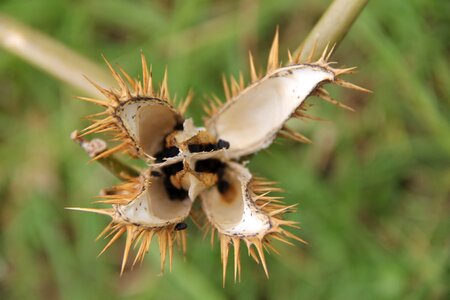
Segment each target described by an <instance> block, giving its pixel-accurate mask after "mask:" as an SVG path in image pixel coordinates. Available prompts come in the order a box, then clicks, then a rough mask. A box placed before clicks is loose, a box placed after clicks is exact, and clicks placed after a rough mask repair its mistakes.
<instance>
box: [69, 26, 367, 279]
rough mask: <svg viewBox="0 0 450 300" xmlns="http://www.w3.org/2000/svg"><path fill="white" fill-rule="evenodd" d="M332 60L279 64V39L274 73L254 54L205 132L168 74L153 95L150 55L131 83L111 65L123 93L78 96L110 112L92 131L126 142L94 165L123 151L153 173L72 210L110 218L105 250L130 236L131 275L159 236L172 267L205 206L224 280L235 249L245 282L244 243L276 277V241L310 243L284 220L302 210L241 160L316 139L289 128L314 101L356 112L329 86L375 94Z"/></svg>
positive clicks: (215, 104) (214, 108) (209, 109)
mask: <svg viewBox="0 0 450 300" xmlns="http://www.w3.org/2000/svg"><path fill="white" fill-rule="evenodd" d="M331 53H332V50H331V51H328V50H327V49H326V50H325V51H324V52H323V54H322V56H321V57H320V59H319V60H317V61H311V59H308V61H306V62H302V61H300V59H299V57H300V55H299V56H298V57H296V58H292V56H291V55H290V54H289V62H288V64H286V65H281V64H280V63H279V61H280V60H279V57H278V33H277V34H276V35H275V39H274V42H273V45H272V49H271V51H270V55H269V60H268V65H267V71H266V74H264V75H261V76H258V75H257V73H256V69H255V66H254V63H253V60H252V56H251V55H250V75H251V82H250V83H249V84H248V85H247V86H245V84H244V79H243V77H242V76H241V77H240V78H239V80H236V79H234V78H233V77H231V80H230V81H229V82H228V81H227V80H225V79H224V88H225V97H226V101H225V102H222V101H221V100H220V99H219V98H217V97H213V99H212V100H211V101H210V104H209V106H205V110H206V113H207V119H206V121H205V127H195V125H194V123H193V121H192V120H191V119H185V118H184V116H183V115H184V113H185V112H186V109H187V107H188V105H189V103H190V101H191V99H192V95H191V94H190V95H188V97H187V98H186V99H185V100H184V101H182V102H181V103H178V104H177V103H175V101H174V100H173V99H171V98H170V94H169V89H168V83H167V72H166V73H165V75H164V79H163V82H162V84H161V87H160V89H159V90H157V91H155V90H154V89H153V84H152V82H153V77H152V73H151V71H150V70H149V69H148V66H147V62H146V60H145V58H144V56H142V68H143V71H142V80H136V79H132V78H131V77H130V76H129V75H128V74H127V73H125V72H124V71H123V70H122V69H120V72H121V73H122V75H121V74H119V72H117V71H116V70H115V69H114V68H113V67H112V66H111V65H110V64H109V63H108V62H107V65H108V67H109V68H110V71H111V73H112V75H113V77H114V78H115V79H116V81H117V83H118V89H105V88H102V87H99V86H97V85H96V84H95V83H93V84H94V85H95V86H96V87H97V88H98V89H99V90H100V92H102V94H103V95H105V97H106V99H92V98H80V99H82V100H87V101H90V102H94V103H96V104H98V105H100V106H103V107H105V108H106V109H105V111H103V112H101V113H99V114H95V115H92V116H90V117H89V119H91V120H92V122H93V124H92V125H91V126H89V127H87V128H86V129H85V130H84V134H92V133H102V132H108V131H110V132H113V133H114V134H115V136H114V138H113V139H112V141H113V142H119V144H118V145H116V146H114V147H113V148H111V149H110V150H107V151H104V152H102V153H100V154H98V155H97V156H96V157H95V159H100V158H105V157H108V156H110V155H112V154H114V153H116V152H124V153H126V154H128V155H132V156H134V157H139V158H141V159H144V160H145V161H146V162H147V163H148V168H147V169H144V170H142V172H141V175H140V176H139V177H137V178H131V177H130V178H128V179H127V180H125V182H124V183H122V184H120V185H118V186H116V187H115V188H113V189H111V190H110V191H109V194H108V195H106V196H103V199H102V200H100V201H99V202H101V203H103V204H106V205H109V206H110V207H109V208H106V209H89V208H73V209H76V210H84V211H90V212H95V213H100V214H104V215H109V216H110V217H111V218H112V221H111V223H110V224H109V225H108V226H107V228H106V229H105V230H104V231H103V232H102V233H101V234H100V236H106V237H110V240H109V242H108V243H107V245H106V246H105V248H104V250H103V251H102V252H101V253H103V252H104V251H105V250H106V249H108V248H109V247H110V246H111V245H112V244H113V243H114V242H115V241H116V240H117V239H118V238H119V237H120V236H122V235H123V234H125V233H126V236H127V237H126V242H125V251H124V257H123V261H122V272H123V271H124V269H125V267H126V265H127V260H128V256H129V253H130V250H131V247H132V245H133V244H134V245H135V246H138V245H139V246H138V247H137V253H136V256H135V259H134V261H133V265H134V264H135V263H137V262H142V260H143V258H144V256H145V253H146V252H147V251H148V250H149V248H150V243H151V241H152V238H153V236H157V238H158V241H159V248H160V253H161V269H163V268H164V263H165V260H166V254H167V253H169V261H170V265H172V263H171V262H172V250H173V244H174V242H175V241H178V242H179V243H180V244H181V245H182V248H183V251H185V250H186V228H187V225H186V223H185V220H186V218H187V217H188V216H189V215H190V214H191V208H192V205H193V202H194V201H196V200H197V199H198V200H199V201H201V207H202V209H203V213H204V215H205V216H206V218H205V219H206V225H207V226H204V227H206V228H209V229H211V233H212V240H213V239H214V234H215V232H217V233H218V236H219V240H220V245H221V246H220V247H221V256H222V264H223V278H224V283H225V275H226V269H227V261H228V255H229V248H230V247H233V249H234V278H235V280H236V279H237V278H238V277H239V278H240V274H241V266H240V244H241V242H242V243H243V244H245V245H246V246H247V248H248V253H249V255H250V256H252V257H253V259H254V260H255V261H257V262H258V263H259V262H261V264H262V266H263V268H264V271H265V273H266V275H267V276H269V273H268V269H267V265H266V261H265V256H264V252H265V251H274V252H276V253H278V251H277V250H276V249H275V248H274V246H273V241H274V240H278V241H281V242H285V243H288V244H291V243H290V241H289V239H294V240H297V241H300V242H304V241H303V240H302V239H300V238H299V237H297V236H296V235H294V234H292V233H290V232H289V231H287V229H286V228H287V227H294V228H298V226H297V225H298V224H297V222H294V221H289V220H285V219H284V214H285V213H286V212H289V211H294V210H295V207H294V206H292V205H291V206H286V205H285V204H283V202H282V198H281V197H277V196H273V195H272V194H271V193H273V192H280V191H281V190H280V189H279V188H276V187H275V186H274V183H273V182H270V181H267V180H264V179H261V178H254V177H253V176H252V174H251V172H250V171H249V170H248V169H247V168H246V167H244V165H243V163H242V160H243V159H244V158H247V157H248V156H249V155H251V154H254V153H256V152H258V151H260V150H262V149H265V148H267V147H269V146H270V144H271V143H272V142H273V141H274V139H275V138H276V137H277V136H282V137H287V138H291V139H294V140H296V141H300V142H310V141H309V139H307V138H306V137H304V136H303V135H302V134H300V133H298V132H295V131H293V130H292V129H289V128H288V127H287V126H286V122H287V121H288V120H289V119H290V118H300V119H302V118H308V116H307V115H306V114H305V110H306V109H307V106H306V105H305V103H306V101H307V99H308V97H309V96H311V95H315V96H319V97H320V98H322V99H323V100H325V101H327V102H331V103H333V104H336V105H337V106H340V107H342V108H347V109H350V108H349V107H347V106H345V105H344V104H340V103H339V102H337V101H336V100H334V99H333V98H331V97H330V95H329V94H328V92H327V91H326V90H325V89H324V85H325V84H327V83H329V84H337V85H340V86H343V87H346V88H351V89H355V90H359V91H367V90H365V89H363V88H360V87H358V86H356V85H353V84H351V83H348V82H346V81H343V80H342V79H341V78H340V76H341V75H342V74H347V73H350V72H351V71H352V70H353V68H348V69H337V68H332V67H331V66H330V63H329V62H328V59H329V57H330V55H331ZM98 117H103V118H102V119H98Z"/></svg>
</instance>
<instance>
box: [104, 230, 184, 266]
mask: <svg viewBox="0 0 450 300" xmlns="http://www.w3.org/2000/svg"><path fill="white" fill-rule="evenodd" d="M123 234H126V241H125V247H124V252H123V258H122V267H121V271H120V274H123V272H124V270H125V267H126V265H127V261H128V257H129V256H130V252H131V249H132V248H133V249H137V250H136V255H135V258H134V260H133V263H132V267H134V266H135V265H136V264H137V263H141V264H142V262H143V260H144V257H145V255H146V254H147V253H148V251H149V250H150V246H151V242H152V240H153V237H154V236H156V237H157V239H158V246H159V253H160V257H161V272H164V266H165V264H166V258H167V254H168V256H169V270H170V271H172V258H173V248H174V243H178V245H179V246H180V248H181V249H182V251H183V254H186V231H176V230H175V224H173V225H169V226H165V227H158V228H146V227H143V226H137V225H136V224H128V223H114V222H111V223H110V224H108V226H107V227H106V228H105V229H104V230H103V231H102V232H101V233H100V235H99V236H98V237H97V240H98V239H100V238H102V237H104V238H109V237H111V238H110V240H109V242H108V243H107V244H106V246H105V247H104V248H103V250H102V251H101V252H100V254H99V256H100V255H102V254H103V253H104V252H105V251H106V250H108V248H109V247H111V245H112V244H114V242H115V241H117V240H118V239H119V238H120V237H121V236H122V235H123Z"/></svg>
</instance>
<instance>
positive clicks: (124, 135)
mask: <svg viewBox="0 0 450 300" xmlns="http://www.w3.org/2000/svg"><path fill="white" fill-rule="evenodd" d="M105 61H106V63H107V65H108V67H109V69H110V71H111V73H112V75H113V77H114V78H115V79H116V81H117V83H118V85H119V88H118V89H117V90H113V89H111V90H107V89H105V88H102V87H100V86H98V85H97V84H95V83H94V82H92V81H91V82H92V84H93V85H94V86H95V87H96V88H97V89H98V90H99V91H100V92H101V93H102V94H103V95H105V96H106V98H107V100H101V99H92V98H85V97H79V99H81V100H85V101H89V102H93V103H95V104H97V105H100V106H103V107H105V108H106V110H105V111H103V112H101V113H99V114H94V115H92V116H89V117H88V119H90V120H91V121H92V122H93V124H92V125H90V126H89V127H87V128H85V129H84V131H83V135H86V134H91V133H101V132H112V133H113V134H115V136H114V138H113V139H112V140H113V141H120V142H121V144H119V145H118V146H116V147H114V148H111V149H110V150H109V151H105V152H103V153H101V154H100V155H98V156H97V157H96V158H100V157H106V156H108V155H110V154H112V153H115V152H119V151H125V152H127V153H129V154H131V155H133V156H141V157H143V158H149V157H150V158H154V157H155V156H156V155H157V154H158V153H160V152H161V151H163V150H164V147H165V138H166V136H167V135H169V134H170V133H173V132H174V131H175V130H178V129H179V128H182V124H183V121H184V120H183V117H182V114H183V113H184V112H185V111H186V109H187V106H188V105H189V103H190V101H191V99H192V94H190V95H188V97H187V98H186V99H185V100H184V101H182V102H181V103H180V104H179V105H178V109H175V103H174V100H173V99H171V98H170V94H169V88H168V81H167V70H166V73H165V75H164V79H163V82H162V84H161V88H160V89H159V90H158V91H154V89H153V78H152V73H151V70H149V69H148V67H147V62H146V60H145V58H144V56H143V55H142V81H140V80H135V79H132V78H131V77H130V76H129V75H128V74H127V73H126V72H125V71H123V70H122V69H120V70H121V72H122V74H123V76H124V77H125V79H124V78H123V77H122V76H121V75H120V74H119V73H118V72H117V71H116V70H115V69H114V68H113V67H112V66H111V64H110V63H109V62H108V61H107V60H106V59H105ZM98 116H105V117H104V118H103V119H97V117H98Z"/></svg>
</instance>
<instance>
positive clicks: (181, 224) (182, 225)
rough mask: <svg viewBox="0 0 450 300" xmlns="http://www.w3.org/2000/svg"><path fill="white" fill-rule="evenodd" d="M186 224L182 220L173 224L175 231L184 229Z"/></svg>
mask: <svg viewBox="0 0 450 300" xmlns="http://www.w3.org/2000/svg"><path fill="white" fill-rule="evenodd" d="M187 227H188V226H187V224H186V223H184V222H181V223H178V224H177V225H175V231H180V230H185V229H186V228H187Z"/></svg>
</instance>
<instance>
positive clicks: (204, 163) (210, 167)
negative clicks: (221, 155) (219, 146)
mask: <svg viewBox="0 0 450 300" xmlns="http://www.w3.org/2000/svg"><path fill="white" fill-rule="evenodd" d="M224 168H225V164H224V163H223V162H221V161H220V160H218V159H214V158H208V159H203V160H198V161H197V162H196V163H195V172H206V173H219V172H221V173H223V169H224Z"/></svg>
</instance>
